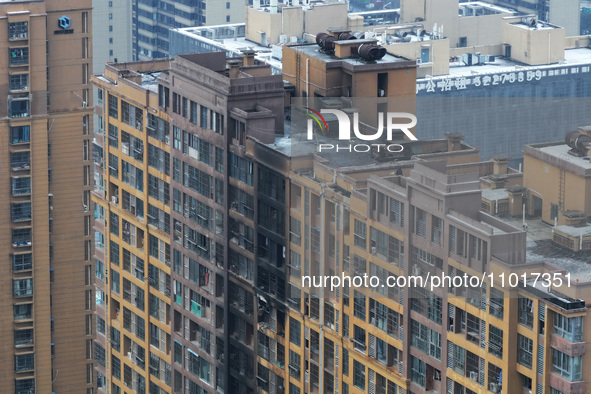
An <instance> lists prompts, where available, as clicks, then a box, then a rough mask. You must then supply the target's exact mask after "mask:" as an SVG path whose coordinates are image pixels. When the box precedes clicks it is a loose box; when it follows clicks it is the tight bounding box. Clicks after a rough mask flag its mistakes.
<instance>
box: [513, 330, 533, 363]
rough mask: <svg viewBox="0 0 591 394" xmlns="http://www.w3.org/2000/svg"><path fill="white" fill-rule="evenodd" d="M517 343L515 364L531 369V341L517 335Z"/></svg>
mask: <svg viewBox="0 0 591 394" xmlns="http://www.w3.org/2000/svg"><path fill="white" fill-rule="evenodd" d="M517 342H518V345H517V346H518V347H517V362H518V363H519V364H521V365H524V366H526V367H528V368H531V366H532V360H533V351H534V344H533V341H532V340H531V339H529V338H527V337H524V336H523V335H521V334H517Z"/></svg>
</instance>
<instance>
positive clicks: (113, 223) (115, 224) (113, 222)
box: [109, 212, 119, 237]
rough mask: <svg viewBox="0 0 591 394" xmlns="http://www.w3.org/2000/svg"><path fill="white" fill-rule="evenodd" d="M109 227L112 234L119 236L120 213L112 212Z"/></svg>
mask: <svg viewBox="0 0 591 394" xmlns="http://www.w3.org/2000/svg"><path fill="white" fill-rule="evenodd" d="M109 216H110V217H109V228H110V232H111V234H113V235H115V236H117V237H118V236H119V215H117V214H116V213H114V212H111V213H110V215H109Z"/></svg>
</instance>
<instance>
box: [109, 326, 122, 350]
mask: <svg viewBox="0 0 591 394" xmlns="http://www.w3.org/2000/svg"><path fill="white" fill-rule="evenodd" d="M110 338H111V345H112V348H113V349H114V350H117V351H118V352H119V351H121V333H120V332H119V330H118V329H116V328H115V327H111V336H110Z"/></svg>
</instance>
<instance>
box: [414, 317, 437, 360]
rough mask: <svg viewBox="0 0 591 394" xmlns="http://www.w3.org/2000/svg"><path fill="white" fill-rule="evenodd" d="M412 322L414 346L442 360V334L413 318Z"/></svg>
mask: <svg viewBox="0 0 591 394" xmlns="http://www.w3.org/2000/svg"><path fill="white" fill-rule="evenodd" d="M410 322H411V330H410V331H411V344H412V346H413V347H415V348H417V349H419V350H420V351H422V352H423V353H425V354H428V355H430V356H433V357H435V358H436V359H438V360H441V334H440V333H438V332H437V331H435V330H432V329H430V328H428V327H427V326H424V325H423V324H421V323H418V322H416V321H414V320H412V319H411V321H410Z"/></svg>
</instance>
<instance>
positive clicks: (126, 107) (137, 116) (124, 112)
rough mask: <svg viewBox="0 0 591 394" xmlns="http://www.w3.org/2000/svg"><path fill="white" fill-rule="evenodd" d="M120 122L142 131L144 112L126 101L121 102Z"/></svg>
mask: <svg viewBox="0 0 591 394" xmlns="http://www.w3.org/2000/svg"><path fill="white" fill-rule="evenodd" d="M121 121H122V122H123V123H125V124H127V125H129V126H131V127H134V128H135V129H137V130H139V131H143V123H144V111H143V110H142V109H141V108H138V107H136V106H134V105H132V104H130V103H128V102H127V101H123V100H121Z"/></svg>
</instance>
